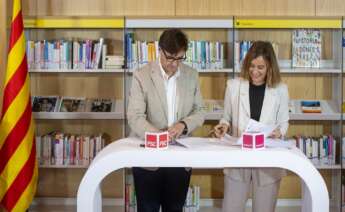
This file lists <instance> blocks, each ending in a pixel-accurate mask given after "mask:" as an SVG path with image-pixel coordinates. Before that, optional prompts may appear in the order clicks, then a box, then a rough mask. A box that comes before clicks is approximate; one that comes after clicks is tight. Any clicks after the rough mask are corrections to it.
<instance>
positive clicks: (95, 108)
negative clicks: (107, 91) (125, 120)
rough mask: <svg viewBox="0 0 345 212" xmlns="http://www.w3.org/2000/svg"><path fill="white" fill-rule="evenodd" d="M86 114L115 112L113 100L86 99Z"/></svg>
mask: <svg viewBox="0 0 345 212" xmlns="http://www.w3.org/2000/svg"><path fill="white" fill-rule="evenodd" d="M86 111H87V112H112V111H115V100H114V99H106V98H105V99H102V98H93V99H88V106H87V109H86Z"/></svg>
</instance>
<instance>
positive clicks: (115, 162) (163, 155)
mask: <svg viewBox="0 0 345 212" xmlns="http://www.w3.org/2000/svg"><path fill="white" fill-rule="evenodd" d="M204 141H205V140H202V142H204ZM139 142H141V141H139V140H138V139H136V138H125V139H121V140H118V141H116V142H113V143H111V144H110V145H108V146H107V147H106V148H104V149H103V150H102V151H101V152H100V153H99V154H98V155H97V157H96V158H95V159H94V160H93V162H92V163H91V165H90V167H89V168H88V170H87V172H86V173H85V175H84V177H83V179H82V181H81V183H80V185H79V189H78V196H77V211H78V212H87V211H97V212H98V211H102V196H101V190H100V183H101V181H102V180H103V179H104V178H105V177H106V176H107V175H108V174H110V173H111V172H113V171H115V170H118V169H121V168H125V167H133V166H135V167H193V168H211V169H212V168H216V169H221V168H224V167H278V168H284V169H288V170H290V171H292V172H294V173H296V174H297V175H298V176H299V177H300V178H301V180H302V181H303V183H302V184H304V185H305V188H304V190H305V194H304V197H305V198H304V201H303V204H304V206H302V209H303V210H304V211H313V212H328V211H329V197H328V191H327V187H326V184H325V182H324V180H323V178H322V177H321V175H320V174H319V172H318V171H317V170H316V168H315V167H314V166H313V164H312V163H311V162H310V161H309V160H308V159H307V158H306V157H305V155H304V154H302V153H301V152H300V151H299V150H298V149H297V148H292V149H283V148H267V149H264V150H255V151H252V150H242V149H241V148H239V147H235V146H225V145H222V144H220V143H219V142H211V141H210V142H204V143H203V144H204V145H202V146H201V147H197V148H183V147H178V146H170V147H169V149H167V150H147V149H145V148H142V147H139Z"/></svg>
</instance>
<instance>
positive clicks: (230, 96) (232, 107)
mask: <svg viewBox="0 0 345 212" xmlns="http://www.w3.org/2000/svg"><path fill="white" fill-rule="evenodd" d="M288 105H289V94H288V89H287V86H286V85H285V84H283V83H280V84H279V85H277V86H276V87H274V88H270V87H266V89H265V96H264V101H263V104H262V109H261V115H260V120H259V121H260V122H261V123H264V124H269V125H278V126H279V127H280V131H281V133H282V135H285V134H286V132H287V129H288V126H289V122H288V121H289V106H288ZM249 119H250V105H249V82H248V80H244V79H241V78H237V79H233V80H228V82H227V88H226V92H225V100H224V115H223V118H222V119H221V121H220V123H225V124H230V125H231V129H230V130H231V132H230V133H231V134H232V135H233V136H240V135H241V134H242V132H243V131H244V130H245V128H246V126H247V124H248V121H249ZM224 173H225V174H226V175H228V176H230V177H231V178H233V179H234V180H238V181H249V180H250V178H251V174H255V175H257V179H259V182H258V183H259V185H265V184H270V183H273V182H276V181H277V180H279V179H280V178H281V177H282V176H284V175H286V172H285V171H284V170H282V169H278V168H260V169H225V170H224Z"/></svg>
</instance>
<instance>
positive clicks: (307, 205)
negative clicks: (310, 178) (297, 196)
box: [301, 179, 312, 212]
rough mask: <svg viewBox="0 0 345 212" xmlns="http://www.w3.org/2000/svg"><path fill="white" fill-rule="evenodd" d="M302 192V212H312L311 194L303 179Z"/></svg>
mask: <svg viewBox="0 0 345 212" xmlns="http://www.w3.org/2000/svg"><path fill="white" fill-rule="evenodd" d="M301 192H302V202H301V203H302V204H301V212H310V211H312V209H311V203H312V201H311V194H310V191H309V189H308V186H307V185H306V184H305V183H304V181H303V180H302V179H301Z"/></svg>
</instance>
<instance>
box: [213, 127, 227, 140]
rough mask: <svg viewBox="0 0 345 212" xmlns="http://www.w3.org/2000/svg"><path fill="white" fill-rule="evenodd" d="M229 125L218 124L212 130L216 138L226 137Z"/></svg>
mask: <svg viewBox="0 0 345 212" xmlns="http://www.w3.org/2000/svg"><path fill="white" fill-rule="evenodd" d="M228 130H229V125H227V124H218V125H216V126H215V127H214V128H213V130H212V135H213V136H215V137H216V138H222V137H224V135H225V133H226V132H228Z"/></svg>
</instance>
